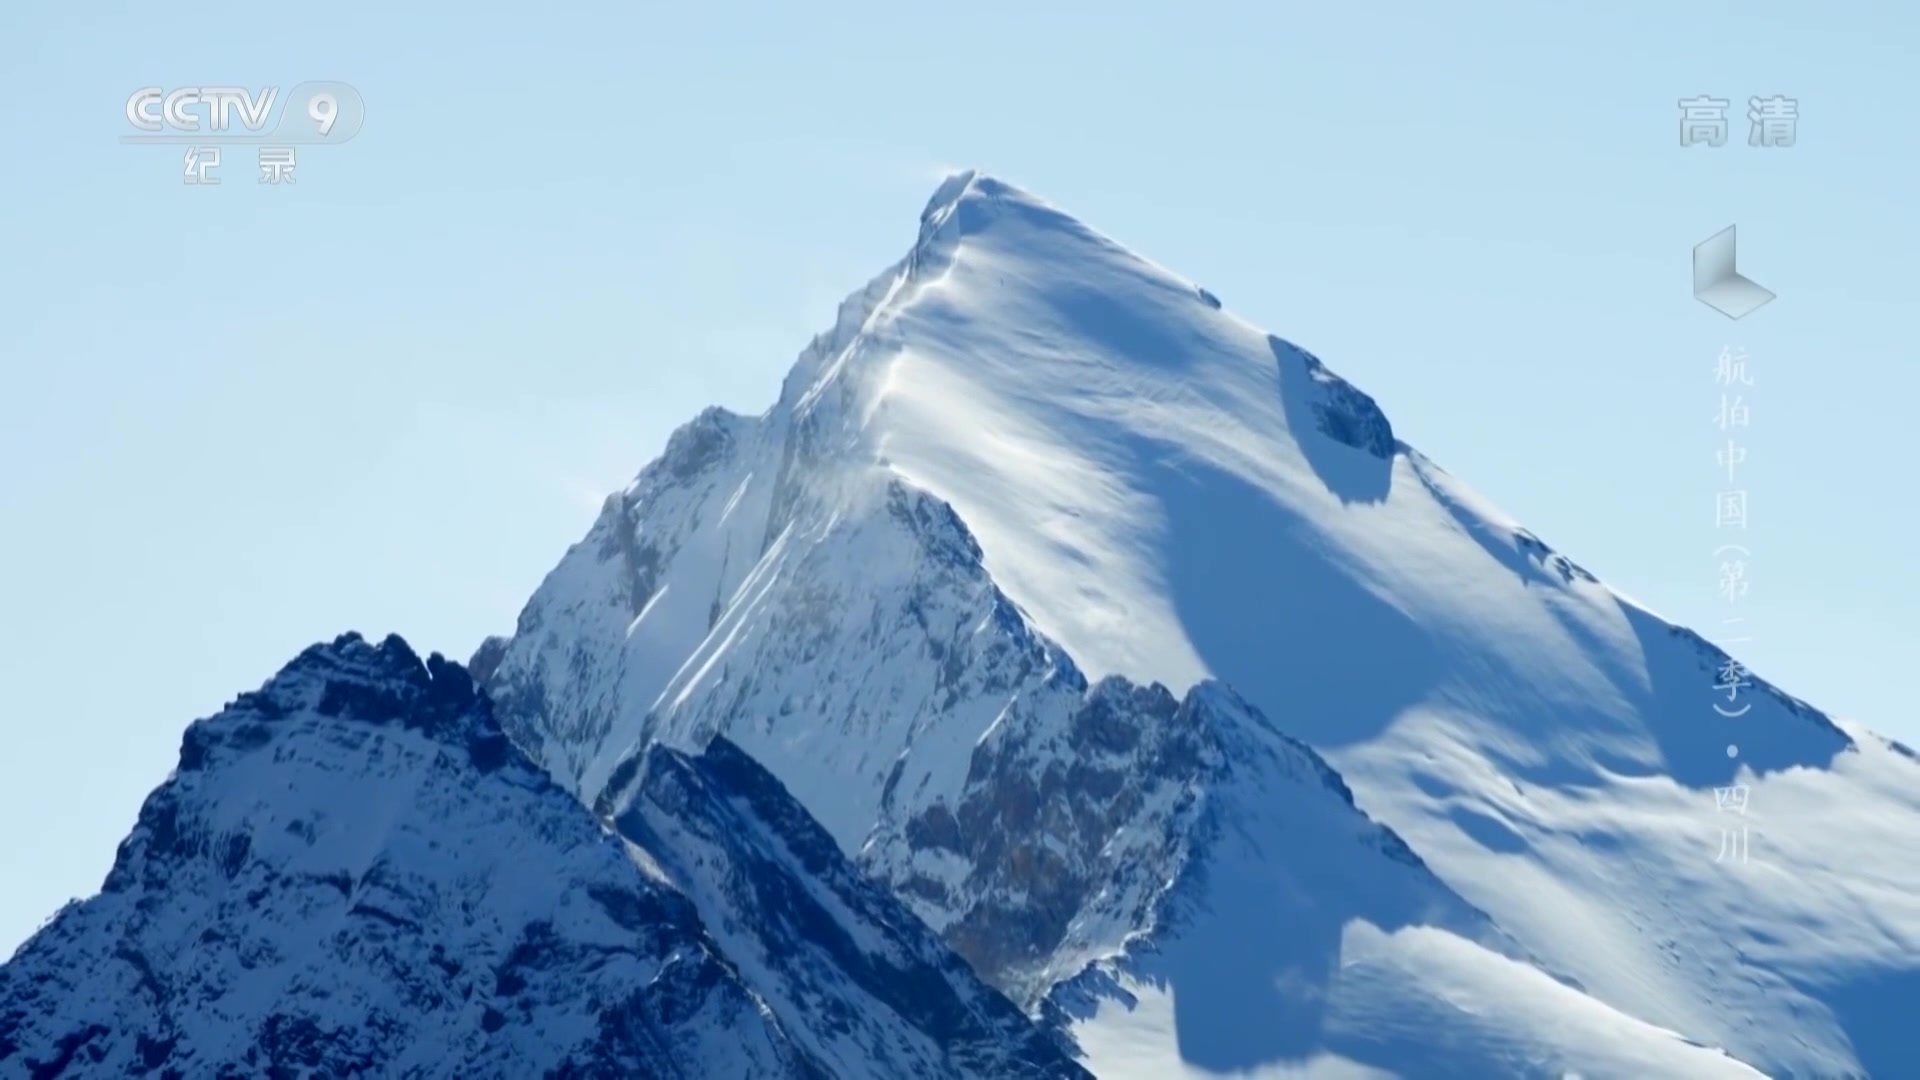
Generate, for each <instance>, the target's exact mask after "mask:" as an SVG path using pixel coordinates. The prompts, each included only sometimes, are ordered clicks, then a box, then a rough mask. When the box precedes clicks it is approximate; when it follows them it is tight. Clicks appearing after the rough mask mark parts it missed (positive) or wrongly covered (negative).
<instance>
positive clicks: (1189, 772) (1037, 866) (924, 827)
mask: <svg viewBox="0 0 1920 1080" xmlns="http://www.w3.org/2000/svg"><path fill="white" fill-rule="evenodd" d="M1221 765H1222V758H1221V751H1220V746H1219V743H1218V739H1217V737H1216V734H1215V732H1214V730H1213V728H1212V727H1211V726H1210V725H1209V724H1208V723H1206V722H1205V720H1204V718H1202V717H1201V716H1199V715H1198V712H1197V709H1196V706H1195V704H1194V703H1193V701H1192V700H1191V699H1190V700H1189V701H1188V702H1185V703H1183V702H1181V701H1178V700H1176V699H1175V698H1174V697H1173V695H1172V694H1171V693H1169V692H1168V691H1167V689H1166V688H1165V687H1163V686H1159V685H1157V684H1155V685H1152V686H1137V685H1134V684H1133V683H1130V682H1128V681H1127V680H1125V679H1121V678H1117V677H1116V678H1109V679H1105V680H1103V681H1101V682H1100V683H1098V684H1096V685H1095V686H1094V687H1093V688H1092V689H1091V690H1090V691H1089V692H1088V693H1087V695H1086V697H1085V700H1084V701H1083V702H1082V703H1081V704H1080V706H1079V707H1078V708H1077V709H1075V710H1074V711H1073V712H1072V713H1071V714H1070V715H1069V716H1068V717H1067V720H1066V723H1065V724H1064V725H1059V724H1051V723H1048V722H1047V718H1045V717H1041V716H1037V715H1033V714H1028V713H1023V714H1020V715H1017V716H1010V717H1009V718H1008V720H1007V721H1006V722H1005V723H1003V725H1002V726H1001V727H1000V728H997V729H996V730H995V732H994V734H993V736H992V737H990V738H988V739H986V740H983V741H982V743H981V744H980V746H979V747H978V748H976V750H975V751H974V754H973V760H972V763H971V766H970V767H969V770H968V774H967V786H966V792H965V794H964V795H963V796H962V798H961V801H960V802H959V804H958V806H957V807H953V808H949V807H947V806H944V805H935V806H933V807H931V808H929V809H928V810H926V811H923V812H922V813H921V814H919V815H917V816H916V817H914V818H913V819H912V820H910V821H909V822H908V823H907V825H906V836H907V838H908V842H909V844H910V845H911V846H913V847H915V848H916V849H919V850H921V851H923V852H925V851H946V852H950V853H952V854H953V855H956V856H958V857H959V858H960V860H962V862H963V863H964V865H966V866H967V867H968V870H967V872H966V874H965V876H964V879H963V880H960V881H953V880H941V879H940V878H939V877H937V876H936V875H934V874H931V873H926V872H916V873H912V874H910V875H909V876H907V877H906V878H905V880H903V881H901V882H900V883H899V887H900V888H901V889H902V891H904V892H906V893H907V894H909V895H912V896H916V897H918V898H921V899H923V900H925V901H930V902H932V903H933V904H934V906H936V907H939V908H942V909H945V910H947V911H952V912H956V913H958V917H957V918H956V919H955V920H954V921H953V922H952V923H951V924H950V925H948V926H947V927H946V929H945V936H946V939H947V941H948V943H949V944H951V945H952V946H953V948H954V950H955V951H956V952H958V953H960V954H961V955H962V956H964V957H966V958H967V960H968V961H969V962H971V963H972V964H973V965H974V967H975V969H976V970H978V971H980V972H982V973H984V974H986V975H988V977H989V978H991V979H992V980H993V981H994V982H995V984H996V985H998V986H1000V987H1002V988H1003V989H1005V990H1006V991H1007V992H1009V993H1011V994H1014V995H1016V997H1019V998H1025V999H1028V1000H1029V1001H1031V1000H1035V999H1037V997H1038V995H1039V994H1041V993H1044V990H1045V987H1046V985H1047V984H1048V982H1049V979H1051V978H1057V977H1061V975H1060V973H1058V972H1048V971H1047V970H1046V965H1047V964H1048V963H1049V962H1050V961H1051V960H1052V959H1053V958H1054V957H1055V954H1056V951H1057V950H1059V949H1060V948H1061V946H1062V945H1063V944H1064V943H1065V942H1066V939H1067V935H1068V928H1069V926H1070V924H1072V923H1073V921H1074V920H1075V919H1077V918H1080V917H1082V916H1083V915H1085V914H1087V913H1088V912H1089V910H1090V909H1091V908H1092V907H1094V906H1097V905H1096V901H1097V903H1098V904H1099V905H1107V908H1108V909H1110V910H1106V911H1105V913H1106V914H1109V915H1112V916H1114V917H1120V918H1124V919H1126V920H1127V921H1128V923H1129V925H1135V926H1143V925H1150V924H1151V921H1152V920H1151V911H1150V910H1148V909H1149V908H1150V907H1151V904H1152V902H1153V898H1154V896H1155V893H1156V887H1157V886H1158V885H1159V884H1161V883H1163V882H1164V881H1165V880H1166V878H1165V875H1167V874H1169V873H1171V872H1173V871H1174V870H1175V869H1176V868H1177V867H1178V866H1179V865H1180V864H1181V863H1182V861H1183V859H1184V853H1185V850H1186V847H1187V844H1188V843H1189V842H1190V839H1191V836H1192V826H1193V822H1194V820H1195V813H1196V811H1197V809H1198V806H1199V802H1200V799H1201V797H1202V795H1203V793H1204V791H1205V788H1206V785H1207V782H1208V779H1209V777H1210V776H1211V775H1212V773H1213V772H1214V770H1217V769H1218V768H1219V767H1220V766H1221ZM1129 830H1131V834H1130V835H1129V836H1128V837H1127V839H1126V840H1125V841H1124V842H1122V843H1119V844H1116V843H1115V841H1116V839H1118V838H1120V837H1122V835H1123V833H1127V832H1128V831H1129ZM919 861H920V862H924V860H919ZM1067 974H1071V972H1068V973H1067Z"/></svg>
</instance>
